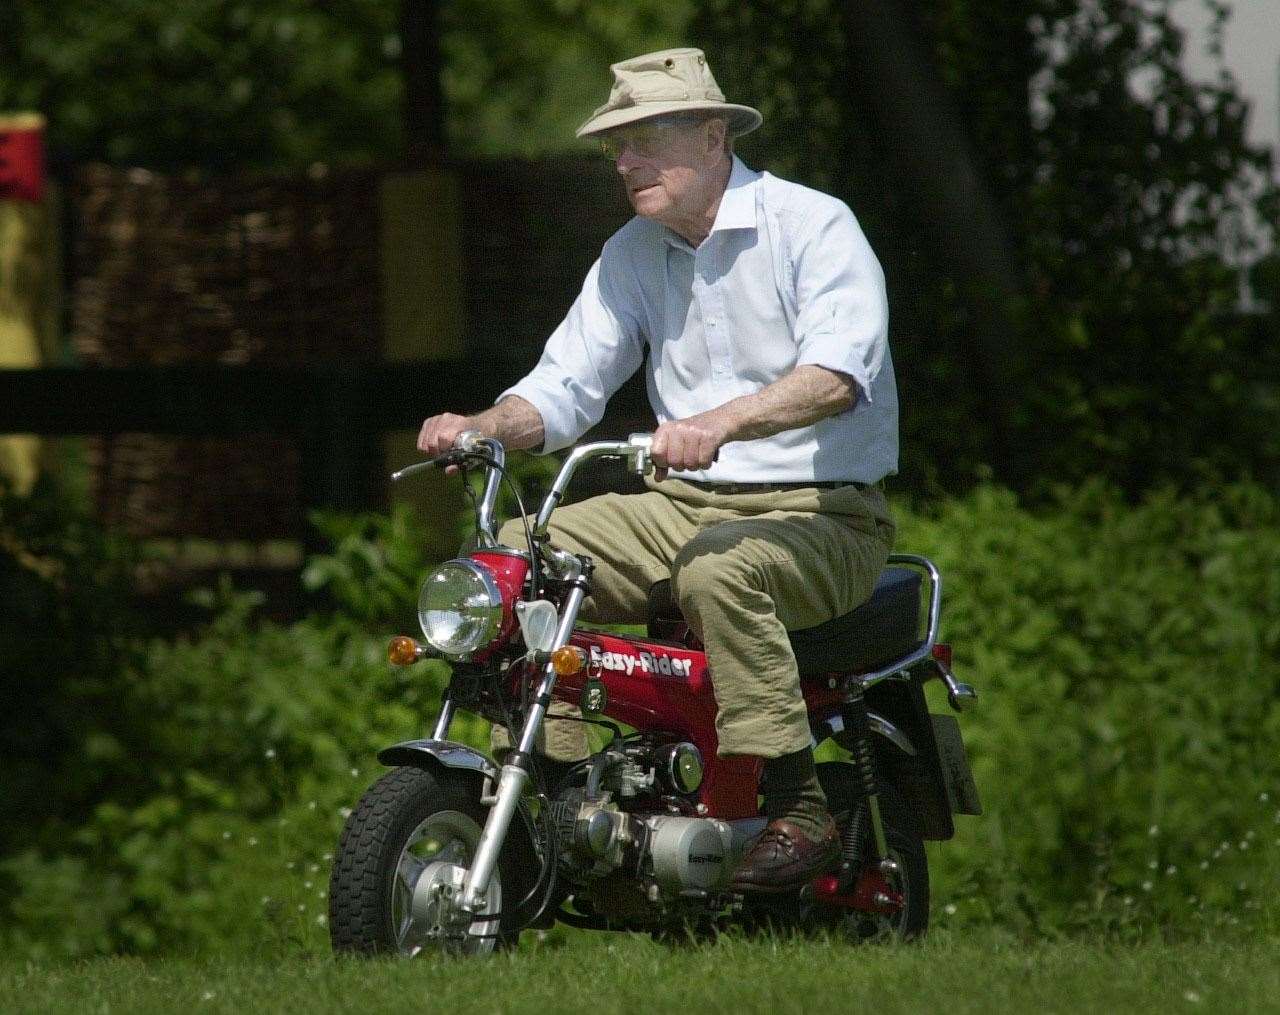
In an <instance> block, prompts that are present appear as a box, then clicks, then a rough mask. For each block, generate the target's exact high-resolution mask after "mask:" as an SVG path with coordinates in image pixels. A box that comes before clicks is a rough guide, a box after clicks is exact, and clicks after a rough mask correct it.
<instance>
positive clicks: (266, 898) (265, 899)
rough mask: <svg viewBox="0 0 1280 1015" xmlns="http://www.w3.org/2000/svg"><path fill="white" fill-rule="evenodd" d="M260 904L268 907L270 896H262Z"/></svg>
mask: <svg viewBox="0 0 1280 1015" xmlns="http://www.w3.org/2000/svg"><path fill="white" fill-rule="evenodd" d="M262 904H263V905H264V906H268V905H270V904H271V896H270V895H264V896H263V897H262Z"/></svg>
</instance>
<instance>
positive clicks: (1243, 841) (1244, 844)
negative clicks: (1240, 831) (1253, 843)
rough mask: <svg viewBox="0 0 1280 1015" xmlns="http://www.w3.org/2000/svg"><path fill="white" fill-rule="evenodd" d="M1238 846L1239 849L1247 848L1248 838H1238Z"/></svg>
mask: <svg viewBox="0 0 1280 1015" xmlns="http://www.w3.org/2000/svg"><path fill="white" fill-rule="evenodd" d="M1239 848H1240V849H1242V850H1245V849H1248V848H1249V840H1248V839H1241V840H1240V846H1239Z"/></svg>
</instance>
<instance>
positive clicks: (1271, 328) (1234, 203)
mask: <svg viewBox="0 0 1280 1015" xmlns="http://www.w3.org/2000/svg"><path fill="white" fill-rule="evenodd" d="M1172 2H1173V0H1152V2H1147V3H1141V4H1139V3H1134V2H1131V0H1099V2H1092V0H1090V2H1084V0H1035V2H1033V3H1019V4H1010V3H1005V2H1002V0H921V2H918V3H908V2H896V0H895V2H894V3H891V4H887V5H885V6H884V12H885V13H883V15H880V16H879V19H880V20H881V21H885V20H889V21H892V20H895V18H896V19H897V20H898V21H899V24H900V26H901V27H902V28H903V30H904V32H905V34H906V36H907V37H908V38H912V39H918V40H921V41H922V44H923V50H924V60H923V63H924V67H923V71H924V73H925V74H930V73H932V74H935V75H936V77H937V79H938V85H939V89H940V91H941V94H942V95H943V96H944V97H945V99H946V100H947V102H945V103H941V102H940V103H934V102H932V100H931V99H930V98H928V96H930V95H931V94H932V93H931V92H930V91H929V90H928V89H927V88H925V87H921V88H920V89H918V90H917V92H916V94H913V95H905V96H904V95H900V94H897V93H893V94H886V90H885V86H884V85H882V84H879V83H878V78H877V69H876V68H870V69H868V68H867V67H864V66H862V65H860V64H857V63H855V62H853V60H852V59H851V57H850V56H849V53H850V52H851V51H853V50H855V48H856V47H855V43H856V42H857V41H858V40H856V39H852V38H850V37H849V35H848V33H849V32H851V31H853V30H854V27H855V25H861V24H862V22H861V21H857V20H856V19H851V18H848V17H847V16H846V17H844V18H843V19H842V14H843V15H847V12H848V11H850V10H853V9H854V5H844V4H840V3H836V2H834V0H807V2H804V3H797V2H794V0H758V2H755V3H752V4H745V5H744V4H738V3H734V2H731V0H714V2H711V3H708V4H706V5H703V6H702V7H701V8H700V11H699V15H698V17H697V18H696V19H695V22H694V31H693V34H694V35H695V37H697V38H699V39H700V40H702V41H703V43H704V44H705V45H706V46H707V47H708V49H709V51H710V52H711V54H712V57H713V64H714V66H715V68H716V73H717V76H718V77H719V78H720V80H721V84H722V86H723V87H724V89H725V91H726V93H727V94H728V95H730V96H731V97H736V98H738V99H740V100H742V101H747V102H753V103H757V104H759V105H760V106H761V108H762V110H763V112H764V114H765V123H764V126H763V127H762V129H761V130H760V131H759V132H758V136H753V137H752V138H750V139H748V140H747V142H746V145H747V146H748V148H749V151H750V152H751V153H752V154H749V155H748V160H749V161H754V162H756V163H759V164H763V165H765V166H768V167H770V168H774V169H776V170H777V171H779V172H781V173H783V174H786V175H790V176H791V177H792V178H795V179H799V180H801V181H804V182H808V183H811V184H815V185H817V186H820V187H823V188H826V189H829V190H830V191H831V192H833V193H835V194H837V195H838V196H840V197H842V198H845V199H846V200H848V201H849V203H850V205H851V206H852V207H853V209H854V211H855V213H856V214H857V215H858V216H859V218H860V220H861V221H862V223H863V225H864V227H865V229H866V231H867V233H868V236H869V238H870V240H871V242H872V246H873V247H874V248H875V249H876V251H877V253H878V254H879V255H880V257H881V259H882V261H883V262H884V263H885V267H886V274H887V276H888V280H889V294H890V302H891V319H892V321H893V322H894V323H893V338H892V341H893V344H894V356H895V367H896V368H897V373H898V378H899V385H900V388H901V390H902V395H903V413H904V415H903V447H904V451H905V456H904V469H903V474H904V476H905V477H906V478H907V481H908V482H909V483H911V484H912V485H913V487H914V488H915V489H917V490H922V489H923V490H927V489H929V487H930V486H933V488H934V489H937V490H944V489H945V490H948V491H954V490H956V489H960V488H963V487H964V486H966V485H968V484H969V483H971V482H972V481H973V480H974V479H975V478H982V477H984V476H988V475H991V474H992V470H994V476H995V478H996V479H998V480H1001V481H1003V482H1005V483H1007V484H1014V485H1016V486H1018V487H1019V488H1021V489H1024V490H1036V491H1039V492H1043V490H1044V487H1045V486H1046V485H1047V483H1048V482H1052V481H1053V480H1055V479H1070V480H1080V479H1084V478H1086V477H1089V476H1103V477H1105V478H1108V479H1110V480H1112V481H1114V482H1116V483H1118V484H1120V485H1122V486H1123V487H1124V488H1125V489H1127V490H1128V491H1130V492H1131V493H1133V494H1135V495H1137V494H1139V493H1140V492H1141V491H1144V490H1146V489H1149V488H1150V487H1151V486H1153V485H1155V484H1157V483H1158V482H1160V481H1162V480H1173V481H1175V482H1180V483H1187V484H1192V483H1194V482H1195V481H1198V480H1199V479H1202V478H1204V477H1205V476H1216V477H1225V478H1227V479H1231V478H1236V477H1238V476H1240V475H1242V474H1249V473H1252V474H1253V475H1255V476H1259V477H1264V476H1265V477H1266V478H1268V479H1272V478H1275V477H1278V476H1280V438H1278V437H1277V434H1280V358H1278V357H1280V353H1278V352H1277V346H1276V343H1275V341H1274V337H1275V335H1276V334H1277V333H1280V301H1274V300H1273V301H1272V302H1271V304H1270V309H1269V310H1267V311H1265V312H1262V313H1260V314H1259V315H1258V316H1252V317H1249V316H1245V317H1242V316H1241V315H1240V314H1239V313H1238V312H1237V307H1238V304H1239V297H1240V291H1241V286H1242V282H1243V275H1244V271H1243V269H1242V268H1241V267H1240V266H1241V265H1247V264H1250V263H1254V262H1256V263H1254V267H1253V269H1252V275H1253V278H1254V282H1255V286H1256V289H1257V295H1258V296H1260V297H1266V296H1268V295H1269V294H1270V293H1273V292H1275V285H1274V280H1275V278H1276V277H1277V272H1278V270H1280V269H1277V267H1276V264H1277V258H1278V257H1280V255H1277V254H1276V253H1275V252H1274V247H1273V246H1272V244H1273V241H1274V239H1275V233H1274V226H1275V223H1276V222H1277V221H1280V193H1278V192H1277V189H1276V187H1275V186H1274V185H1273V184H1271V183H1270V182H1269V181H1270V180H1271V179H1272V168H1273V167H1272V160H1271V157H1270V154H1269V153H1268V152H1267V151H1266V150H1265V149H1260V148H1256V147H1253V146H1251V145H1250V144H1249V143H1248V142H1247V141H1246V139H1245V133H1244V128H1245V122H1246V115H1247V112H1248V103H1247V102H1246V101H1245V100H1244V99H1242V98H1241V96H1240V94H1239V90H1238V88H1237V87H1236V84H1235V82H1234V80H1233V79H1232V78H1231V77H1230V75H1229V73H1228V72H1227V71H1226V70H1225V68H1224V69H1223V71H1222V76H1221V77H1220V78H1219V79H1217V80H1214V81H1207V82H1206V81H1193V80H1191V79H1189V78H1188V77H1187V76H1186V74H1185V72H1184V70H1183V66H1182V62H1181V55H1182V49H1183V45H1184V42H1183V38H1182V35H1181V33H1180V31H1179V30H1178V28H1177V27H1176V26H1175V24H1174V23H1173V22H1172V20H1171V19H1170V17H1169V8H1170V6H1171V3H1172ZM1210 6H1211V7H1213V8H1214V9H1216V10H1218V11H1219V13H1220V14H1222V11H1223V7H1224V5H1222V4H1219V3H1216V2H1213V0H1211V2H1210ZM893 12H897V14H896V15H894V13H893ZM865 20H866V21H868V22H870V21H875V20H877V19H876V18H874V17H871V16H868V17H867V18H866V19H865ZM908 48H909V47H908ZM900 58H901V59H903V60H907V59H909V58H910V54H909V53H902V54H899V53H896V52H895V53H893V54H891V55H890V56H889V57H888V60H887V62H893V61H897V60H899V59H900ZM893 103H900V107H893V108H895V109H897V108H900V109H901V110H905V111H907V112H910V111H912V110H915V111H916V113H915V114H914V115H915V116H916V121H915V122H916V123H918V124H926V123H931V122H933V120H934V119H938V118H940V119H943V120H947V121H948V122H950V123H951V124H952V125H953V126H954V127H955V128H956V134H955V136H956V137H957V138H959V139H961V141H960V142H959V143H961V144H964V142H967V144H965V145H964V147H965V148H966V149H967V151H966V155H967V157H968V158H969V159H970V160H971V165H972V167H973V169H974V170H975V172H976V174H977V177H978V181H979V183H978V188H977V189H978V191H979V192H980V195H981V196H980V197H978V198H975V197H974V196H973V195H972V194H969V193H967V192H966V191H965V188H963V187H962V186H958V185H957V183H956V181H953V180H950V179H946V178H942V177H939V176H937V175H936V174H935V175H933V176H930V175H929V172H928V167H929V166H930V165H935V164H936V165H939V166H941V165H944V164H949V163H945V160H941V159H938V158H934V157H932V156H931V153H930V152H929V151H928V150H927V149H926V150H923V151H922V150H920V148H919V145H922V144H923V145H927V144H929V142H930V139H929V138H928V136H927V135H924V134H923V132H921V135H922V136H917V135H916V134H913V133H912V132H911V126H910V125H909V124H908V125H907V126H906V127H905V128H904V125H903V123H902V122H901V118H900V117H899V118H898V119H895V115H891V114H889V113H887V112H886V110H887V109H889V108H890V107H891V105H892V104H893ZM921 103H925V104H927V105H928V108H927V109H926V110H925V111H924V112H920V105H921ZM948 105H950V106H951V107H953V108H952V109H951V110H950V112H948V110H947V109H946V108H942V107H945V106H948ZM904 115H905V114H904ZM938 143H942V139H938ZM903 167H908V168H911V169H912V172H911V173H908V172H905V171H903ZM915 167H923V168H920V169H918V170H917V169H916V168H915ZM913 174H914V175H913ZM940 195H948V197H946V198H945V199H944V198H942V197H941V196H940ZM984 200H989V201H990V203H991V204H992V207H993V208H994V213H993V217H994V219H995V222H994V224H993V225H992V227H991V228H990V229H989V230H985V229H981V228H979V226H980V225H981V224H982V222H983V221H984V220H983V218H982V215H981V214H980V213H979V212H980V209H981V206H982V204H983V201H984ZM940 205H941V206H947V207H954V208H960V209H961V214H967V215H970V216H972V218H973V221H974V223H975V226H974V228H973V229H972V230H970V231H969V233H968V234H967V235H966V236H963V237H951V236H949V235H945V234H942V233H940V231H939V223H938V221H937V220H936V217H935V212H936V209H937V208H938V207H939V206H940ZM975 209H977V210H975ZM958 220H959V219H958ZM988 232H990V233H992V234H993V235H990V236H988V235H986V234H987V233H988ZM984 240H985V241H986V243H987V244H988V245H990V246H991V247H992V248H998V249H999V251H1000V252H1001V253H1000V255H999V256H1000V258H1003V259H1004V260H1005V261H1007V264H1006V265H1005V266H1004V267H1003V268H1000V269H992V271H993V274H994V275H996V276H1000V278H999V279H998V281H999V282H1000V285H992V284H991V281H992V280H991V279H988V278H982V277H976V275H977V273H976V269H975V263H976V262H975V258H974V257H961V256H959V255H958V253H957V252H958V251H959V252H966V251H968V250H971V249H973V248H975V247H981V246H982V245H983V241H984ZM1268 249H1272V250H1273V252H1272V253H1271V254H1270V255H1269V256H1263V255H1265V254H1266V251H1267V250H1268ZM993 256H994V255H993ZM975 257H976V255H975ZM1259 258H1261V260H1259ZM1002 287H1003V288H1004V289H1005V290H1006V292H1005V295H1004V296H1001V295H1000V290H1001V288H1002Z"/></svg>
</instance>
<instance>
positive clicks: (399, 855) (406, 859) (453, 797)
mask: <svg viewBox="0 0 1280 1015" xmlns="http://www.w3.org/2000/svg"><path fill="white" fill-rule="evenodd" d="M487 814H488V810H487V809H486V808H485V807H484V806H483V805H482V804H481V803H480V801H479V799H478V798H477V794H476V787H475V786H474V785H473V783H472V780H469V779H467V778H466V777H465V776H464V775H463V774H461V773H452V772H447V771H446V772H442V773H439V774H436V773H433V772H426V771H423V770H422V769H418V768H408V767H405V768H395V769H392V770H391V771H390V772H388V773H386V774H385V775H383V776H382V777H381V778H380V779H379V780H378V781H377V782H375V783H374V784H373V785H372V786H370V787H369V789H368V790H367V791H366V792H365V794H364V796H363V797H362V798H361V799H360V802H359V804H358V805H357V806H356V808H355V809H354V810H353V811H352V812H351V816H350V817H349V818H348V819H347V822H346V825H345V827H344V828H343V830H342V836H341V838H340V839H339V841H338V848H337V851H336V852H335V854H334V860H333V872H332V875H331V876H330V880H329V938H330V941H331V943H332V945H333V950H334V952H336V953H338V954H357V955H401V956H405V957H412V956H413V955H416V954H419V953H420V952H423V951H433V950H434V951H452V952H457V953H461V954H487V953H489V952H491V951H493V950H494V948H495V947H498V946H500V945H506V944H511V943H514V941H515V939H516V937H517V935H518V930H517V928H515V927H513V926H512V925H511V920H510V915H509V914H506V913H503V912H502V910H503V903H504V902H505V903H506V904H507V906H508V908H514V906H515V904H516V903H517V902H518V901H519V898H520V895H519V894H518V893H517V891H516V890H517V889H518V887H519V886H520V885H522V883H523V882H524V881H525V879H526V877H527V873H526V871H524V870H521V869H520V867H519V865H518V864H517V863H516V861H515V858H514V852H515V851H514V850H513V849H510V848H508V849H506V850H504V852H503V855H502V857H501V858H500V860H499V863H498V867H497V869H496V870H495V871H494V875H493V880H492V883H491V884H492V887H491V890H490V905H489V906H488V907H486V910H485V912H486V913H493V912H494V911H495V910H496V911H497V913H498V915H497V916H491V917H490V918H489V919H487V920H486V919H485V918H484V916H483V915H482V916H480V917H479V918H478V919H476V920H475V921H473V922H472V924H471V925H470V927H469V928H467V929H466V930H465V931H461V932H459V933H458V934H457V935H455V936H453V937H436V936H433V935H432V926H433V925H432V924H431V918H430V917H423V915H422V912H421V910H418V911H417V912H415V910H414V908H413V890H414V887H415V885H416V883H417V881H418V879H419V878H420V877H422V876H424V875H425V876H430V871H432V870H433V869H437V868H436V867H434V866H433V865H435V864H445V863H449V864H458V865H460V866H470V864H471V862H472V860H473V859H474V857H475V849H476V844H477V843H478V841H479V838H480V829H481V828H482V827H483V825H484V821H485V818H486V816H487ZM504 889H506V890H505V891H504ZM512 896H514V898H513V897H512Z"/></svg>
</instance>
